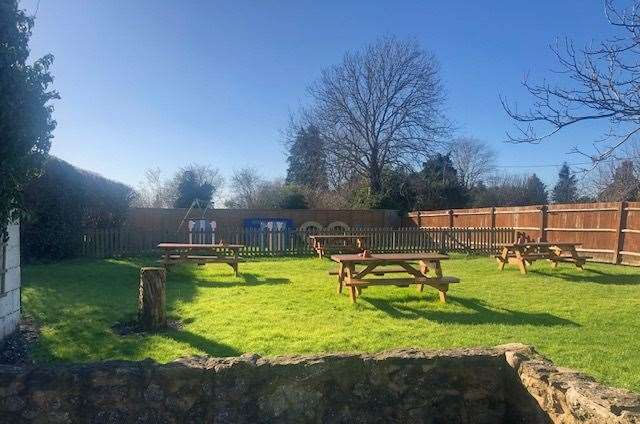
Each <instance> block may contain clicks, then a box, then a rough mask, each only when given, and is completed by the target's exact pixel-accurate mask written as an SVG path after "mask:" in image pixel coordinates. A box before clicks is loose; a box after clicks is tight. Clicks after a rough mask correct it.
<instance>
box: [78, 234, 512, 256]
mask: <svg viewBox="0 0 640 424" xmlns="http://www.w3.org/2000/svg"><path fill="white" fill-rule="evenodd" d="M311 234H345V235H356V234H357V235H364V236H367V248H368V249H369V250H371V251H372V252H378V253H389V252H404V253H411V252H443V253H447V252H462V253H474V254H493V253H495V252H496V244H498V243H508V242H512V241H513V239H514V230H513V228H415V227H411V228H371V227H366V228H353V229H350V230H338V231H336V230H320V231H312V232H309V231H301V230H281V231H277V230H271V231H269V230H261V229H251V228H226V229H221V230H217V231H216V232H215V241H216V243H219V242H221V241H223V242H225V243H234V244H244V245H245V249H243V251H242V256H246V257H258V256H302V255H311V254H313V253H314V252H313V250H312V249H311V246H310V244H309V235H311ZM199 235H201V236H203V237H204V239H205V240H207V241H209V242H210V240H211V236H212V235H211V234H199ZM186 241H187V235H186V234H185V233H175V232H169V231H143V230H140V229H135V230H130V229H127V228H119V229H100V230H87V231H85V232H84V234H83V235H82V240H81V243H80V245H81V250H80V252H79V256H82V257H91V258H105V257H119V256H138V255H154V254H159V252H158V250H157V248H156V246H157V245H158V243H161V242H181V243H184V242H186Z"/></svg>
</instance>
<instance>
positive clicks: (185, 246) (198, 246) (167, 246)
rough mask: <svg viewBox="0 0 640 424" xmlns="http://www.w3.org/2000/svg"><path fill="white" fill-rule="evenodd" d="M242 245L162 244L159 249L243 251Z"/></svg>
mask: <svg viewBox="0 0 640 424" xmlns="http://www.w3.org/2000/svg"><path fill="white" fill-rule="evenodd" d="M243 247H244V245H242V244H197V243H160V244H158V248H159V249H242V248H243Z"/></svg>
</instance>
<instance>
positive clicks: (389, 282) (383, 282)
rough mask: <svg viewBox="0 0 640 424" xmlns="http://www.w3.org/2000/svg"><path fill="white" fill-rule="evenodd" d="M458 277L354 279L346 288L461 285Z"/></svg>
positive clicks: (347, 283) (346, 284)
mask: <svg viewBox="0 0 640 424" xmlns="http://www.w3.org/2000/svg"><path fill="white" fill-rule="evenodd" d="M459 282H460V279H459V278H458V277H417V278H374V279H370V280H359V279H357V278H352V279H351V281H348V282H346V283H345V286H347V287H349V286H359V287H367V286H401V287H409V286H410V285H413V284H429V285H431V284H455V283H459Z"/></svg>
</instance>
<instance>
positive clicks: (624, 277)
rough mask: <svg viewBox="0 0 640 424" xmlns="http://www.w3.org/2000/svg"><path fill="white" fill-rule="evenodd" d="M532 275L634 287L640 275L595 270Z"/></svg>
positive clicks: (545, 272) (639, 283) (537, 270)
mask: <svg viewBox="0 0 640 424" xmlns="http://www.w3.org/2000/svg"><path fill="white" fill-rule="evenodd" d="M531 273H532V274H536V275H540V276H543V277H553V278H559V279H562V280H567V281H570V282H574V283H595V284H603V285H613V286H634V285H640V273H638V274H611V273H605V272H602V271H598V270H595V269H585V270H584V271H578V270H576V271H575V272H571V273H564V272H562V271H560V272H554V271H546V270H540V269H535V270H531Z"/></svg>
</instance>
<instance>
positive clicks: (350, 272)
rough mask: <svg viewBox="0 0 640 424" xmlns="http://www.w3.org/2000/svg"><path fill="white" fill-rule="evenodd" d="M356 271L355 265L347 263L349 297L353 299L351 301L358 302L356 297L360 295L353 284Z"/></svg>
mask: <svg viewBox="0 0 640 424" xmlns="http://www.w3.org/2000/svg"><path fill="white" fill-rule="evenodd" d="M354 273H355V265H353V264H349V265H347V285H348V286H349V298H350V299H351V303H356V298H357V297H358V292H357V291H356V288H355V287H354V286H352V285H351V278H352V277H353V274H354Z"/></svg>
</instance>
